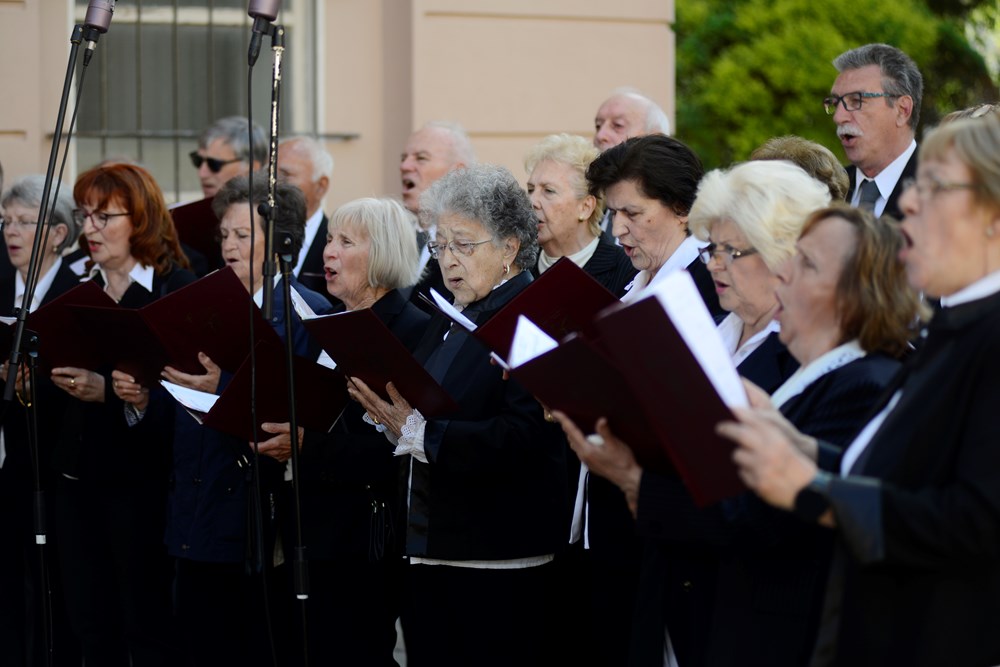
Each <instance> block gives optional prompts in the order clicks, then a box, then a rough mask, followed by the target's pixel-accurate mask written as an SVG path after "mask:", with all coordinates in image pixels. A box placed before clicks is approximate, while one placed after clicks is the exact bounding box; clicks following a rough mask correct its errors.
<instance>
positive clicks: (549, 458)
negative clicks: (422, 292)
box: [401, 271, 567, 560]
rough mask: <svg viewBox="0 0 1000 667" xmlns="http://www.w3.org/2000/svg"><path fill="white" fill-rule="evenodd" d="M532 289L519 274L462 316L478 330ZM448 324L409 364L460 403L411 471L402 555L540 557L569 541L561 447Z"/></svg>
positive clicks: (538, 412)
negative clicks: (414, 363)
mask: <svg viewBox="0 0 1000 667" xmlns="http://www.w3.org/2000/svg"><path fill="white" fill-rule="evenodd" d="M530 282H531V274H530V273H528V272H527V271H523V272H521V273H520V274H518V275H517V276H515V277H513V278H511V279H510V280H508V281H507V282H506V283H504V284H503V285H501V286H500V287H498V288H496V289H495V290H493V291H492V292H491V293H490V294H489V295H487V296H486V298H484V299H482V300H480V301H478V302H476V303H473V304H470V305H469V306H468V307H467V308H466V309H465V310H464V311H463V312H464V314H466V315H467V316H469V317H470V318H471V319H473V321H475V322H477V323H479V324H482V323H483V322H485V321H486V320H487V319H489V318H490V317H491V316H492V315H493V314H494V313H495V312H496V311H497V310H499V309H500V308H501V307H502V306H503V305H504V304H506V303H507V302H508V301H510V299H511V298H513V297H514V295H515V294H517V293H518V292H519V291H520V290H522V289H523V288H524V287H526V286H527V285H528V283H530ZM449 328H450V322H449V321H448V320H446V319H445V318H444V317H443V316H440V315H439V316H437V317H435V318H433V319H432V320H431V324H430V326H429V327H428V329H427V333H426V335H425V336H424V339H423V340H422V341H421V343H420V346H419V347H418V349H417V351H416V353H415V354H414V356H415V357H416V358H417V360H418V361H421V362H422V363H423V364H424V367H425V368H427V370H428V371H429V372H430V373H431V375H432V376H434V377H435V378H436V379H438V381H439V382H440V383H441V386H442V387H444V389H445V390H446V391H447V392H448V393H449V394H451V396H452V397H453V398H454V399H455V400H456V401H457V402H458V405H459V407H458V411H457V412H455V413H454V414H453V415H449V416H448V417H447V418H444V419H431V420H429V421H428V422H427V427H426V429H425V432H424V450H425V452H426V454H427V459H428V461H429V463H421V462H419V461H417V460H415V459H411V458H407V459H404V461H403V468H404V470H403V475H402V486H401V488H402V494H403V498H402V501H403V503H404V504H405V502H406V500H407V497H406V494H407V480H408V478H409V472H410V466H411V464H412V487H411V488H412V491H411V493H410V495H409V512H408V514H407V521H406V553H407V554H408V555H411V556H424V557H429V558H442V559H449V560H497V559H510V558H523V557H531V556H541V555H544V554H550V553H554V552H555V551H557V550H558V549H559V548H561V547H562V545H563V543H564V542H565V540H566V535H565V516H566V506H567V498H566V479H565V474H566V473H565V466H566V459H565V439H564V438H563V437H562V432H561V431H560V430H558V429H557V428H555V425H554V424H549V423H546V422H545V420H544V419H543V418H542V408H541V406H540V405H539V404H538V402H537V401H536V400H535V399H534V397H533V396H532V395H531V394H530V393H529V392H528V391H526V390H525V389H524V388H523V387H522V386H521V385H520V384H519V383H518V382H517V381H515V380H504V379H503V371H502V370H501V369H500V367H499V366H496V365H493V364H491V363H490V353H489V350H488V349H487V348H486V347H485V346H483V345H482V344H481V343H479V341H477V340H476V339H475V338H473V337H471V336H469V335H468V334H467V333H466V332H465V331H464V330H460V329H457V328H456V329H454V330H452V331H451V333H450V334H449V335H448V337H447V339H445V340H442V339H443V336H444V334H445V332H446V331H448V330H449Z"/></svg>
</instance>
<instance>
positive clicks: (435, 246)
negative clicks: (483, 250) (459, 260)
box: [427, 239, 493, 259]
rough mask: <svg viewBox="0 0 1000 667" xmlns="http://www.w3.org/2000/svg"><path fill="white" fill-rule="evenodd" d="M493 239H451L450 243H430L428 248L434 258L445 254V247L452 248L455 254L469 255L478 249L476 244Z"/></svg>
mask: <svg viewBox="0 0 1000 667" xmlns="http://www.w3.org/2000/svg"><path fill="white" fill-rule="evenodd" d="M492 240H493V239H486V240H485V241H449V242H448V243H428V244H427V250H428V251H429V252H430V253H431V257H433V258H434V259H440V258H441V255H443V254H444V250H445V248H447V249H448V250H451V253H452V254H453V255H464V256H466V257H468V256H469V255H471V254H472V253H473V252H475V251H476V246H481V245H483V244H484V243H489V242H490V241H492Z"/></svg>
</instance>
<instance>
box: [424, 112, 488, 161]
mask: <svg viewBox="0 0 1000 667" xmlns="http://www.w3.org/2000/svg"><path fill="white" fill-rule="evenodd" d="M424 127H425V128H428V127H433V128H436V129H438V130H444V131H445V132H447V133H448V134H449V135H450V136H451V158H452V162H453V163H458V162H461V163H462V164H464V165H466V166H470V165H473V164H475V163H476V151H475V150H474V149H473V148H472V141H470V140H469V135H468V133H467V132H466V131H465V128H464V127H462V126H461V125H460V124H459V123H455V122H452V121H448V120H432V121H428V122H427V123H425V124H424Z"/></svg>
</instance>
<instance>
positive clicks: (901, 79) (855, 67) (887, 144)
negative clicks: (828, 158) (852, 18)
mask: <svg viewBox="0 0 1000 667" xmlns="http://www.w3.org/2000/svg"><path fill="white" fill-rule="evenodd" d="M833 66H834V67H836V68H837V71H838V72H840V75H839V76H838V77H837V80H836V81H834V83H833V87H832V88H831V89H830V96H829V97H827V98H826V99H824V100H823V105H824V106H825V107H826V112H827V113H828V114H830V115H832V116H833V122H834V123H836V125H837V137H838V138H839V139H840V143H841V145H843V147H844V153H846V155H847V159H848V160H850V162H851V166H849V167H847V173H848V176H849V177H850V179H851V189H850V192H849V193H848V195H847V201H848V203H850V204H851V205H852V206H859V207H863V208H867V209H868V210H873V211H874V213H875V215H883V214H885V215H891V216H892V217H894V218H896V219H901V218H902V214H901V213H900V210H899V204H898V200H899V196H900V194H901V193H902V183H903V181H905V180H906V179H907V178H911V177H912V176H913V175H914V174H915V173H916V171H917V152H916V151H917V142H916V140H915V139H914V137H915V132H916V127H917V123H918V122H919V121H920V102H921V98H922V96H923V88H924V82H923V77H922V76H921V75H920V70H919V69H917V65H916V63H914V62H913V60H912V59H910V57H909V56H908V55H906V54H905V53H903V52H902V51H900V50H899V49H897V48H895V47H893V46H889V45H887V44H866V45H865V46H860V47H858V48H856V49H851V50H850V51H846V52H844V53H842V54H840V55H839V56H837V57H836V58H835V59H834V61H833Z"/></svg>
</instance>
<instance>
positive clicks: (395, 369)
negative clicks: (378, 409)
mask: <svg viewBox="0 0 1000 667" xmlns="http://www.w3.org/2000/svg"><path fill="white" fill-rule="evenodd" d="M302 324H303V325H304V326H305V328H306V331H308V332H309V334H310V335H311V336H312V337H313V338H314V339H315V340H316V342H318V343H319V344H320V345H321V346H322V347H323V349H324V350H325V351H326V353H327V354H328V355H330V357H331V358H332V359H333V361H334V362H336V365H337V369H338V370H340V371H343V373H344V374H345V375H348V376H350V377H356V378H360V379H361V380H362V381H363V382H364V383H365V384H367V385H368V386H369V387H370V388H371V390H372V391H374V392H376V393H377V394H378V395H379V396H381V397H382V398H383V399H384V400H389V397H388V395H387V394H386V392H385V386H386V384H388V383H389V382H392V383H393V384H395V385H396V389H398V390H399V392H400V393H401V394H402V395H403V396H405V397H406V398H407V400H409V401H411V404H412V405H413V407H415V408H416V409H417V410H420V413H421V414H422V415H424V416H425V417H428V418H431V417H443V416H446V415H448V414H449V413H451V412H454V411H455V410H457V409H458V405H457V404H456V403H455V401H454V400H453V399H452V397H451V396H449V395H448V392H446V391H445V390H444V389H443V388H442V387H441V385H439V384H438V383H437V382H436V381H435V380H434V378H432V377H431V375H430V373H428V372H427V371H426V370H424V367H423V366H421V365H420V363H419V362H417V360H416V359H414V358H413V355H411V354H410V351H409V350H407V349H406V347H405V346H404V345H403V344H402V343H401V342H400V341H399V339H398V338H396V336H395V335H394V334H393V333H392V332H391V331H390V330H389V328H388V327H387V326H385V324H383V322H382V320H380V319H379V318H378V316H377V315H376V314H375V313H373V312H372V311H371V309H368V308H366V309H364V310H353V311H348V312H344V313H335V314H333V315H321V316H319V317H314V318H310V319H304V320H303V321H302Z"/></svg>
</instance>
